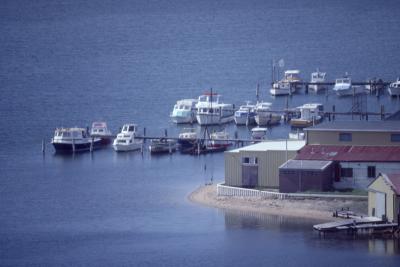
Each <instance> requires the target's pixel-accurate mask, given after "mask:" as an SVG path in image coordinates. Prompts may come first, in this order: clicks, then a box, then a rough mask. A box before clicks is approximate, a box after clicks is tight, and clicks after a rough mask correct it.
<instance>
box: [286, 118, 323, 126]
mask: <svg viewBox="0 0 400 267" xmlns="http://www.w3.org/2000/svg"><path fill="white" fill-rule="evenodd" d="M320 122H321V118H318V119H314V120H305V119H291V120H290V125H291V126H293V127H297V128H304V127H309V126H313V125H315V124H318V123H320Z"/></svg>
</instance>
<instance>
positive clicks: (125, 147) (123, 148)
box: [113, 142, 143, 152]
mask: <svg viewBox="0 0 400 267" xmlns="http://www.w3.org/2000/svg"><path fill="white" fill-rule="evenodd" d="M142 144H143V143H142V142H140V143H139V142H136V143H131V144H115V143H114V144H113V148H114V150H115V151H117V152H128V151H135V150H140V149H142Z"/></svg>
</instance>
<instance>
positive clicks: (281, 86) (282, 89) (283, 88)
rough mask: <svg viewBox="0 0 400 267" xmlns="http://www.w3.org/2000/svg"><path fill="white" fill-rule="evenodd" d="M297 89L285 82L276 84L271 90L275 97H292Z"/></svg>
mask: <svg viewBox="0 0 400 267" xmlns="http://www.w3.org/2000/svg"><path fill="white" fill-rule="evenodd" d="M294 91H295V88H294V87H291V86H290V83H288V82H284V81H278V82H274V83H273V84H272V88H271V89H270V90H269V92H270V94H271V95H273V96H280V95H290V94H292V93H294Z"/></svg>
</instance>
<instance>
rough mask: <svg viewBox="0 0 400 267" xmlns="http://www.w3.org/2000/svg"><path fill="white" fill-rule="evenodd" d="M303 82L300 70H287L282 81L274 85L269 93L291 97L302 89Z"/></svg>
mask: <svg viewBox="0 0 400 267" xmlns="http://www.w3.org/2000/svg"><path fill="white" fill-rule="evenodd" d="M301 82H302V80H301V78H300V71H299V70H287V71H285V72H284V76H283V79H282V80H280V81H278V82H275V83H273V84H272V88H271V89H270V90H269V92H270V93H271V95H273V96H279V95H290V94H292V93H295V92H296V90H297V89H300V88H301V84H300V83H301Z"/></svg>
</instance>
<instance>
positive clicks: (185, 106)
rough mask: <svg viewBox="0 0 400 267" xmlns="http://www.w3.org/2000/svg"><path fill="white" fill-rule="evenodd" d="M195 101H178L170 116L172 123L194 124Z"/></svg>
mask: <svg viewBox="0 0 400 267" xmlns="http://www.w3.org/2000/svg"><path fill="white" fill-rule="evenodd" d="M196 104H197V99H182V100H178V101H177V102H176V104H175V105H174V109H173V110H172V113H171V115H170V117H171V119H172V121H173V122H174V123H194V122H196Z"/></svg>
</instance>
